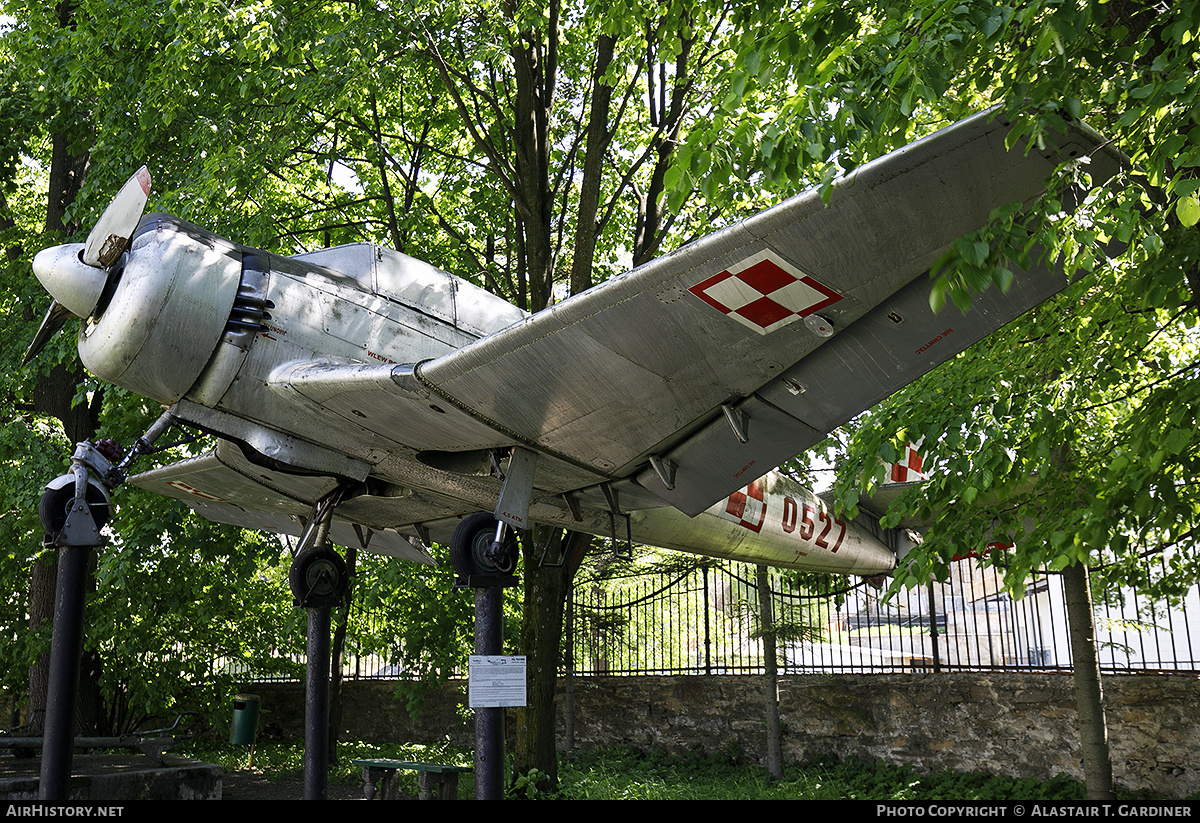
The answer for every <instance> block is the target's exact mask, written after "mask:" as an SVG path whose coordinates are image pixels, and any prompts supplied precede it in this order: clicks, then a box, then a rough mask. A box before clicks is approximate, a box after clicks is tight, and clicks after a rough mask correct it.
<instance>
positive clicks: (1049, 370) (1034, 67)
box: [744, 2, 1200, 783]
mask: <svg viewBox="0 0 1200 823" xmlns="http://www.w3.org/2000/svg"><path fill="white" fill-rule="evenodd" d="M1198 11H1200V9H1198V7H1197V5H1196V4H1195V3H1194V2H1184V3H1176V4H1170V5H1164V6H1161V7H1158V6H1154V5H1151V4H1136V3H1126V2H1110V3H1082V4H1061V3H1056V2H1037V3H1031V4H1025V5H1022V6H1020V7H1008V6H1003V5H995V4H990V3H986V4H985V3H973V2H967V3H961V4H957V5H950V4H946V5H938V4H934V3H923V2H922V3H916V4H910V5H907V6H905V7H904V8H903V9H901V8H900V7H891V6H888V5H887V4H877V3H855V4H851V5H849V6H836V7H835V6H833V5H832V4H831V5H823V4H815V5H813V6H812V7H810V8H809V10H808V11H807V13H805V14H803V15H801V17H800V18H799V19H785V18H783V17H772V13H773V10H770V9H764V10H763V11H762V12H761V13H760V14H759V16H758V19H759V22H760V25H761V28H760V37H759V38H758V39H757V42H758V43H759V44H761V45H759V46H758V50H759V51H760V53H763V54H766V53H770V54H772V55H775V56H781V57H783V58H784V59H787V60H788V63H787V64H786V65H787V66H790V68H787V69H785V70H786V71H788V72H789V74H788V76H789V78H790V80H791V82H792V83H793V84H794V86H795V87H796V88H799V89H804V90H805V91H804V92H802V93H800V94H798V95H797V99H796V105H793V106H791V107H789V108H788V109H787V110H786V111H785V112H784V113H782V114H780V115H779V116H778V117H776V118H775V119H774V121H773V122H772V123H771V126H772V127H777V126H778V129H779V131H781V132H782V131H788V130H789V129H788V128H787V127H788V125H789V124H795V128H794V129H791V130H792V131H794V132H800V133H803V128H804V127H803V124H802V123H798V120H799V119H800V118H802V117H804V116H805V115H806V114H810V113H814V112H816V113H820V116H821V118H822V119H823V120H827V123H825V124H824V126H825V128H824V129H823V133H824V134H825V135H828V136H829V137H830V138H831V139H829V141H828V142H826V143H822V144H818V145H814V146H812V147H810V148H811V151H812V153H813V155H814V156H820V157H823V158H824V159H825V160H826V162H827V163H830V164H834V165H837V166H838V167H840V168H847V167H852V166H853V165H855V164H856V163H858V162H860V161H861V159H862V158H863V157H864V156H871V155H874V154H878V153H881V149H883V148H885V147H888V146H891V145H894V144H896V143H899V142H903V141H905V140H907V139H909V138H910V137H912V136H914V135H915V134H917V133H920V132H921V131H924V130H927V129H929V128H932V127H935V126H937V125H938V124H940V123H944V122H947V121H948V120H952V119H955V118H956V117H958V116H959V115H961V114H963V113H965V112H966V111H968V110H972V109H977V108H982V107H983V106H985V105H988V104H992V103H997V104H1000V105H1002V106H1004V107H1005V108H1006V109H1007V110H1008V114H1009V115H1010V116H1013V117H1015V118H1017V122H1018V123H1020V124H1021V125H1020V127H1019V129H1018V132H1017V135H1016V138H1015V139H1014V145H1015V147H1016V148H1018V149H1020V150H1024V149H1025V147H1026V146H1028V145H1032V144H1036V143H1038V142H1040V141H1046V140H1052V139H1053V131H1054V128H1055V127H1056V126H1057V125H1060V124H1061V123H1062V122H1063V121H1064V120H1066V119H1071V118H1079V117H1082V118H1083V119H1085V120H1086V121H1088V122H1089V123H1090V124H1091V125H1093V126H1095V127H1096V128H1097V129H1098V130H1099V131H1100V132H1101V133H1103V134H1105V135H1107V136H1108V137H1110V138H1111V139H1112V140H1113V141H1114V142H1115V143H1116V145H1117V146H1119V147H1120V148H1121V149H1122V150H1124V151H1125V152H1127V153H1128V154H1129V156H1130V161H1131V162H1130V167H1129V171H1128V172H1127V173H1126V174H1125V175H1123V176H1121V177H1120V178H1119V179H1118V180H1115V181H1113V184H1112V185H1111V186H1110V187H1109V188H1108V189H1107V190H1105V191H1102V192H1099V193H1098V194H1097V196H1096V199H1095V200H1094V201H1093V202H1091V203H1089V204H1087V205H1086V206H1085V207H1084V208H1083V209H1081V210H1079V211H1078V212H1076V213H1075V215H1074V217H1071V218H1067V217H1065V216H1064V215H1063V207H1062V201H1061V200H1060V195H1059V192H1058V191H1057V190H1054V189H1052V190H1051V191H1050V192H1049V193H1048V194H1047V195H1046V197H1044V198H1042V199H1041V200H1039V201H1038V202H1036V203H1027V204H1023V206H1022V208H1021V209H1019V210H1018V209H1009V210H1005V211H1003V212H1002V213H999V214H997V215H996V219H995V221H994V222H993V224H992V225H991V226H990V227H989V228H987V229H985V230H984V231H982V232H980V233H979V235H978V236H977V237H974V238H968V239H966V240H964V241H962V242H960V243H959V244H957V245H956V246H955V248H953V249H952V250H951V252H950V254H948V255H947V258H946V260H945V261H944V263H945V265H944V266H943V267H942V268H941V269H940V270H939V271H938V272H935V273H934V274H935V278H934V279H933V280H932V281H931V286H932V298H931V299H932V302H933V305H934V306H935V307H936V306H943V305H947V306H948V304H949V303H953V304H954V305H955V306H958V307H959V308H961V309H963V310H966V309H967V308H969V305H970V295H971V293H972V291H978V290H982V289H984V288H988V287H999V288H1004V287H1005V286H1006V285H1007V283H1008V282H1010V280H1011V278H1012V276H1013V275H1012V272H1011V269H1010V263H1009V262H1008V261H1010V260H1014V261H1020V260H1021V259H1022V258H1023V257H1024V256H1026V255H1028V254H1030V253H1032V251H1031V249H1033V248H1034V242H1036V243H1038V244H1040V246H1041V248H1043V249H1046V250H1047V253H1048V254H1050V255H1051V256H1052V257H1058V258H1059V259H1061V261H1062V263H1063V266H1064V268H1065V269H1066V271H1067V272H1068V274H1071V273H1079V272H1083V273H1085V274H1086V276H1085V277H1083V278H1082V279H1080V280H1078V281H1076V282H1074V283H1072V284H1071V285H1070V286H1069V287H1068V288H1067V289H1066V291H1064V293H1063V295H1062V296H1061V297H1060V298H1059V299H1057V300H1055V301H1052V302H1050V303H1048V304H1046V305H1044V306H1043V307H1041V308H1039V309H1038V310H1036V311H1034V312H1031V313H1030V314H1029V315H1027V316H1026V317H1025V318H1022V319H1021V320H1020V321H1019V322H1017V323H1015V324H1013V325H1012V326H1010V327H1009V328H1008V329H1006V330H1004V331H1002V332H1000V333H999V334H997V335H994V336H993V337H991V338H989V339H988V340H986V341H983V342H982V343H981V344H979V345H978V346H977V347H976V349H975V351H973V352H968V353H967V354H965V355H963V356H962V357H960V358H958V359H957V360H955V361H953V362H952V363H950V364H947V366H946V367H944V368H942V369H939V370H938V371H935V372H934V373H932V374H930V375H928V376H927V377H926V378H924V379H923V380H921V381H918V382H917V383H915V384H914V385H913V386H911V387H909V388H908V389H906V390H904V391H902V392H899V393H897V394H896V395H895V396H894V397H892V398H891V399H889V400H888V401H886V402H885V403H883V404H881V405H880V406H879V407H877V408H876V409H874V410H872V412H871V413H870V414H869V415H867V416H865V417H864V418H863V419H862V420H860V421H859V425H858V427H857V428H856V430H855V431H854V433H853V437H852V444H851V449H850V455H849V457H848V459H847V462H846V466H845V471H844V472H843V473H842V475H841V478H840V481H839V486H838V495H839V499H840V501H841V504H842V506H843V508H845V509H847V510H850V511H853V510H854V508H855V506H856V503H857V500H858V494H859V490H860V489H862V488H863V487H866V488H867V489H868V490H869V489H870V488H871V487H872V486H873V485H874V484H876V483H878V482H879V481H880V480H881V479H882V478H881V476H879V472H880V469H879V461H880V459H882V460H884V461H889V462H890V461H892V460H894V459H895V456H896V454H897V453H898V449H899V448H900V447H902V446H903V445H904V444H905V443H906V442H908V441H916V440H917V439H919V438H920V437H922V436H924V438H925V441H924V444H925V445H924V450H925V451H926V453H927V455H928V456H929V457H930V458H931V459H932V460H933V461H934V462H935V463H936V465H937V471H936V473H935V475H934V477H933V478H932V479H931V481H930V482H929V483H927V484H926V485H925V487H924V488H923V489H922V490H921V491H920V492H919V493H915V494H913V495H912V496H911V497H909V499H907V500H905V501H901V503H900V508H898V509H896V510H895V511H894V512H893V513H892V514H891V515H889V519H890V520H891V522H898V519H899V517H900V516H901V514H903V513H913V512H920V513H922V514H923V515H924V516H925V518H926V519H927V520H929V521H931V522H932V525H931V527H930V529H929V530H928V532H926V534H925V540H924V543H923V544H922V547H921V549H920V550H919V551H918V552H916V553H914V554H913V555H910V557H909V558H908V565H907V566H906V569H905V570H904V571H903V573H902V574H900V575H899V576H898V578H897V584H898V585H900V584H905V585H909V586H912V585H917V584H919V583H920V582H921V581H922V580H924V579H925V576H926V575H927V574H930V573H932V574H934V575H937V576H944V575H945V573H946V571H947V564H948V562H949V560H948V558H949V557H951V556H952V555H954V554H960V555H966V554H967V553H968V551H975V552H979V551H983V550H984V545H985V544H987V543H989V542H994V541H996V540H1009V541H1014V542H1015V546H1014V547H1013V548H1012V549H1011V550H1010V551H1006V552H1000V551H993V552H992V553H991V554H990V555H989V562H992V563H995V564H997V565H1002V566H1003V567H1004V568H1005V570H1006V574H1007V580H1008V582H1009V585H1010V588H1012V589H1013V590H1014V591H1016V592H1020V591H1023V587H1024V581H1025V579H1026V577H1027V574H1028V572H1029V571H1030V570H1031V569H1034V568H1037V567H1039V566H1042V565H1048V566H1049V567H1050V568H1052V569H1069V568H1073V567H1078V566H1079V565H1081V564H1089V563H1090V564H1097V563H1103V564H1104V565H1103V567H1102V568H1101V569H1100V570H1099V573H1098V580H1099V582H1100V583H1101V585H1102V586H1103V585H1108V586H1113V585H1116V584H1118V583H1120V584H1124V585H1131V586H1135V587H1137V588H1140V589H1143V590H1146V589H1152V590H1155V591H1156V592H1160V593H1172V592H1175V593H1177V592H1178V591H1180V589H1181V588H1182V587H1183V586H1186V585H1187V584H1189V583H1190V582H1191V581H1192V580H1194V579H1195V576H1196V568H1195V558H1194V556H1193V555H1192V553H1190V552H1187V551H1176V552H1174V553H1172V554H1171V555H1170V556H1169V560H1168V568H1169V569H1170V573H1169V574H1168V575H1167V576H1165V577H1163V578H1160V579H1154V580H1151V579H1150V578H1149V577H1148V573H1147V572H1146V571H1145V569H1144V568H1143V566H1142V564H1141V563H1140V562H1139V559H1140V558H1141V557H1142V556H1143V554H1144V553H1145V552H1149V551H1158V550H1163V549H1169V548H1171V547H1181V548H1182V547H1185V546H1188V545H1189V544H1191V543H1192V542H1193V535H1194V532H1195V528H1196V525H1197V513H1198V512H1200V507H1198V505H1197V503H1198V502H1200V501H1198V500H1197V499H1196V489H1197V484H1196V474H1197V467H1198V465H1200V463H1198V460H1200V440H1198V435H1197V433H1196V431H1195V428H1194V427H1193V426H1192V425H1191V424H1190V419H1191V411H1192V410H1194V408H1195V402H1196V399H1197V398H1196V392H1197V382H1196V380H1195V373H1196V369H1197V366H1198V360H1197V356H1196V355H1197V340H1196V337H1195V332H1194V330H1195V324H1196V320H1197V318H1196V308H1197V306H1198V305H1200V302H1198V301H1200V289H1198V287H1200V270H1198V269H1197V265H1196V261H1197V256H1198V253H1200V245H1198V244H1200V239H1198V237H1197V234H1196V232H1195V229H1194V226H1195V224H1196V222H1197V219H1198V218H1200V209H1198V208H1197V201H1196V195H1197V189H1198V188H1200V180H1197V176H1196V173H1195V167H1196V161H1197V159H1200V129H1197V126H1196V123H1197V121H1196V119H1195V116H1194V111H1195V103H1196V95H1197V88H1196V84H1195V83H1194V81H1193V78H1194V76H1195V71H1196V51H1195V43H1194V42H1193V41H1194V37H1195V31H1194V30H1195V28H1196V19H1197V13H1198ZM744 62H748V61H744ZM752 68H754V67H750V66H747V67H746V68H745V74H746V76H747V80H746V86H747V87H749V86H751V85H752V84H753V83H755V82H762V79H763V66H762V64H761V63H760V64H758V65H757V66H756V68H757V69H758V71H757V74H756V73H755V72H754V71H752ZM768 69H769V70H770V71H773V72H775V73H776V74H775V75H773V79H775V80H776V81H777V80H778V72H779V71H780V63H776V62H772V63H770V64H769V66H768ZM752 160H753V165H752V166H750V167H749V168H752V169H762V170H764V173H769V172H770V171H771V170H772V168H773V165H772V161H773V154H772V153H771V152H769V151H763V152H760V153H759V155H758V156H757V157H755V158H752ZM1064 173H1065V175H1071V176H1075V177H1085V176H1086V174H1087V166H1086V164H1080V165H1079V166H1077V167H1075V168H1071V169H1067V170H1065V172H1064ZM1098 245H1099V246H1101V247H1102V248H1104V249H1105V250H1106V252H1107V254H1106V253H1105V252H1102V251H1100V249H1099V248H1098ZM1109 256H1111V257H1112V259H1111V260H1110V259H1108V257H1109ZM946 310H947V311H954V309H952V308H947V309H946ZM1090 782H1091V781H1089V783H1090Z"/></svg>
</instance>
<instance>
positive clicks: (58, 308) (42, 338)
mask: <svg viewBox="0 0 1200 823" xmlns="http://www.w3.org/2000/svg"><path fill="white" fill-rule="evenodd" d="M74 316H75V315H74V314H73V313H72V312H71V310H70V309H68V308H67V307H66V306H64V305H63V304H62V303H59V302H58V301H57V300H51V301H50V308H49V309H47V310H46V316H45V317H43V318H42V325H41V326H39V327H38V330H37V334H35V335H34V336H33V342H32V343H30V344H29V348H28V349H27V350H26V352H25V357H24V359H22V360H21V365H22V366H24V365H25V364H27V363H28V362H29V361H31V360H33V358H35V357H37V356H38V352H40V351H41V350H42V349H44V348H45V347H46V344H47V343H49V342H50V338H52V337H54V335H55V334H56V333H57V332H58V330H59V329H61V328H62V327H63V324H65V323H66V322H67V321H68V320H70V319H71V318H72V317H74Z"/></svg>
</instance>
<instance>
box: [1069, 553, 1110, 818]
mask: <svg viewBox="0 0 1200 823" xmlns="http://www.w3.org/2000/svg"><path fill="white" fill-rule="evenodd" d="M1062 575H1063V590H1064V593H1065V595H1066V601H1067V624H1068V626H1069V627H1070V630H1071V662H1072V665H1073V666H1074V669H1075V707H1076V711H1077V712H1078V715H1079V738H1080V743H1081V745H1082V749H1083V774H1084V780H1085V782H1086V784H1087V796H1088V800H1112V799H1114V797H1115V795H1114V794H1113V782H1112V759H1111V757H1110V756H1109V751H1108V726H1107V724H1106V723H1105V719H1104V695H1103V692H1102V690H1101V687H1100V661H1099V658H1098V657H1097V655H1096V625H1095V618H1094V615H1093V613H1092V592H1091V586H1090V583H1089V582H1088V570H1087V566H1085V565H1084V564H1082V563H1076V564H1074V565H1071V566H1068V567H1067V568H1065V569H1063V573H1062Z"/></svg>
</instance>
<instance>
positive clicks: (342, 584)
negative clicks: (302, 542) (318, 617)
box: [288, 546, 350, 607]
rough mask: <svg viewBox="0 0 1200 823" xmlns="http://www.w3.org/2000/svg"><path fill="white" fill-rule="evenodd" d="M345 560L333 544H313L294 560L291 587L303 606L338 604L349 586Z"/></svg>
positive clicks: (294, 595)
mask: <svg viewBox="0 0 1200 823" xmlns="http://www.w3.org/2000/svg"><path fill="white" fill-rule="evenodd" d="M349 583H350V578H349V575H348V574H347V573H346V561H345V560H343V559H342V556H341V555H340V554H338V553H337V552H336V551H335V550H334V548H333V547H332V546H314V547H313V548H311V549H306V550H305V551H303V552H301V553H300V554H298V555H296V558H295V559H294V560H292V567H291V568H290V569H289V570H288V586H289V588H291V590H292V597H294V598H296V602H297V603H299V604H300V605H301V606H304V607H309V606H336V605H339V604H340V603H341V602H342V598H343V597H344V596H345V594H346V589H347V587H348V586H349Z"/></svg>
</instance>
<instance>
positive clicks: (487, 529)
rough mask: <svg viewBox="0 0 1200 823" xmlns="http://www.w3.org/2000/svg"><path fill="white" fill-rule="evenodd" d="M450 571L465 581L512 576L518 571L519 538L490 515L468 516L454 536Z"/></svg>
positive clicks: (451, 546)
mask: <svg viewBox="0 0 1200 823" xmlns="http://www.w3.org/2000/svg"><path fill="white" fill-rule="evenodd" d="M450 568H452V569H454V573H455V574H456V575H458V577H459V578H461V579H463V580H470V578H472V577H480V576H492V575H499V576H508V575H511V574H512V573H513V571H514V570H515V569H516V568H517V538H516V535H515V534H514V533H513V530H512V529H511V528H510V527H509V526H508V524H507V523H504V522H503V521H500V520H496V518H494V517H493V516H492V515H490V514H488V513H487V512H476V513H475V514H472V515H468V516H467V517H465V518H463V520H462V522H461V523H459V524H458V526H457V527H455V529H454V534H452V535H451V536H450ZM468 585H469V584H468Z"/></svg>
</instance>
